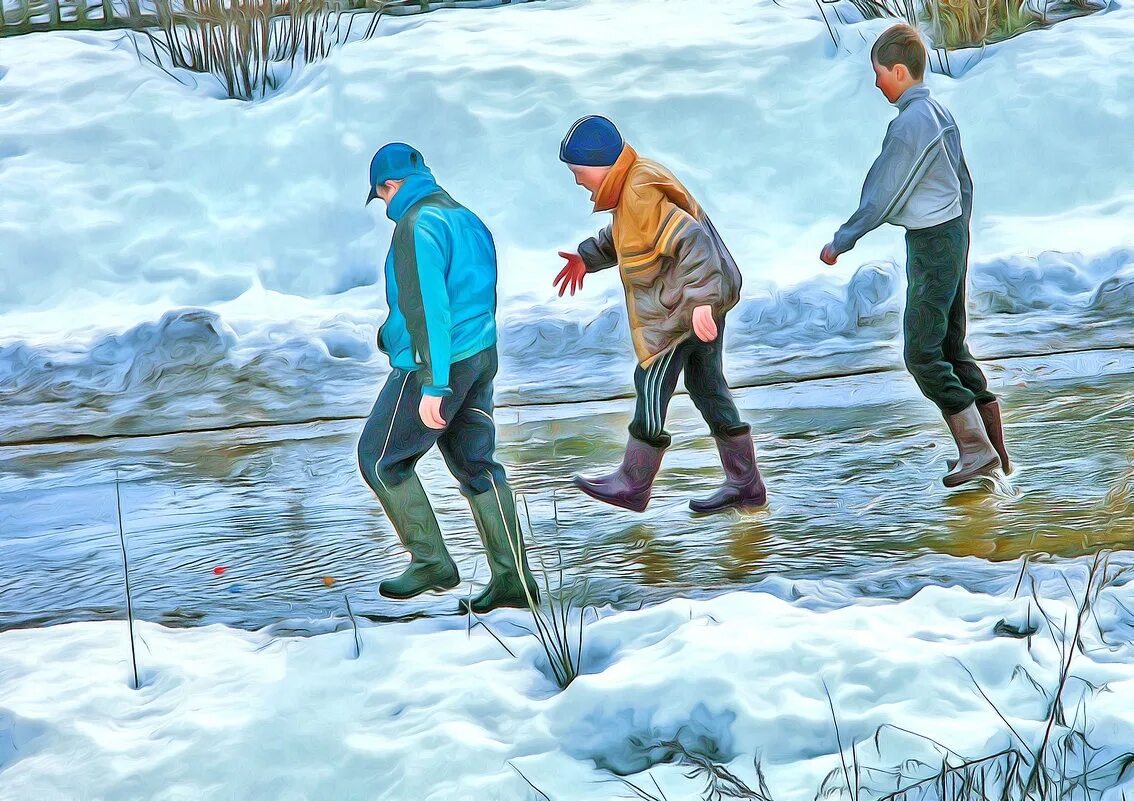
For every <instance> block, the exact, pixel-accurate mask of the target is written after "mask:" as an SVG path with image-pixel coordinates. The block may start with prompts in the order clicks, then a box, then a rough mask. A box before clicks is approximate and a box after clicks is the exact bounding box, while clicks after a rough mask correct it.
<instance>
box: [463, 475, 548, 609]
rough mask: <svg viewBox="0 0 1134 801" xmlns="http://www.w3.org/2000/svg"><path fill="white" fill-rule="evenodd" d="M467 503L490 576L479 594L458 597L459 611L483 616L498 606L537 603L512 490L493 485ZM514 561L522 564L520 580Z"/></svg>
mask: <svg viewBox="0 0 1134 801" xmlns="http://www.w3.org/2000/svg"><path fill="white" fill-rule="evenodd" d="M469 506H471V507H472V513H473V519H474V520H475V521H476V528H477V531H479V532H480V539H481V542H483V543H484V551H485V555H486V556H487V557H488V567H489V569H490V570H491V572H492V576H491V578H490V579H489V581H488V586H486V587H485V588H484V589H483V590H482V591H481V592H480V594H479V595H477V596H475V597H474V598H473V599H472V600H471V601H465V600H463V599H462V600H461V602H460V610H461V612H463V613H465V614H468V612H469V610H470V608H471V610H472V611H473V612H475V613H476V614H478V615H483V614H484V613H485V612H488V611H490V610H492V609H497V608H499V607H502V606H504V607H512V608H518V609H527V608H529V606H530V605H534V604H538V603H539V588H538V587H537V586H536V582H535V578H533V577H532V573H531V571H530V570H529V569H528V554H527V547H526V546H525V545H524V538H523V534H522V533H521V532H520V520H519V517H518V516H517V515H516V504H515V501H514V500H513V498H512V490H511V489H509V488H508V485H507V484H504V485H503V486H501V487H499V491H497V489H496V488H495V487H494V488H493V489H491V490H489V491H488V492H483V493H481V494H480V495H474V496H473V497H471V498H469ZM517 563H519V564H520V565H522V570H523V576H524V578H523V581H522V582H521V580H520V569H517V567H516V565H517ZM525 584H526V585H527V587H526V590H525Z"/></svg>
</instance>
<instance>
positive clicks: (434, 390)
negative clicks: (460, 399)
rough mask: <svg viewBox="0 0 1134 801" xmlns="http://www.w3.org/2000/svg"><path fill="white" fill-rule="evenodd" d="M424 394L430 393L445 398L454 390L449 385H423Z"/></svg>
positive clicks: (422, 392) (435, 396) (432, 395)
mask: <svg viewBox="0 0 1134 801" xmlns="http://www.w3.org/2000/svg"><path fill="white" fill-rule="evenodd" d="M421 394H422V395H429V396H431V397H434V398H445V397H448V396H449V395H452V394H453V390H451V389H450V388H449V387H422V389H421Z"/></svg>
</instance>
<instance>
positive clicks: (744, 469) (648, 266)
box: [554, 116, 767, 513]
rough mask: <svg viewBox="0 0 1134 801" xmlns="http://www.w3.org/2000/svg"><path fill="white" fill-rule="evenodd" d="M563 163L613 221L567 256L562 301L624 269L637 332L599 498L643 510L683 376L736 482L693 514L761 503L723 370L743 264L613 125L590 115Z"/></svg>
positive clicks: (563, 151) (589, 485) (571, 136)
mask: <svg viewBox="0 0 1134 801" xmlns="http://www.w3.org/2000/svg"><path fill="white" fill-rule="evenodd" d="M559 158H560V160H561V161H563V162H564V163H566V164H567V166H568V167H569V168H570V170H571V172H572V173H573V174H574V175H575V182H576V183H577V184H579V185H580V186H582V187H583V188H585V189H587V190H589V191H590V193H591V199H592V200H593V201H594V204H595V211H609V212H612V213H613V216H614V219H613V222H612V223H611V224H610V225H608V226H607V227H606V228H604V229H603V230H602V231H600V232H599V233H598V235H597V236H595V237H592V238H591V239H588V240H586V241H585V242H583V243H582V244H580V245H579V248H578V252H577V253H571V252H563V251H561V252H560V254H559V255H560V256H562V257H563V258H564V259H566V260H567V265H566V266H565V267H564V268H563V270H562V271H561V272H560V273H559V275H557V276H556V278H555V281H554V283H555V285H557V286H558V287H559V294H560V296H562V295H563V293H564V292H565V291H567V290H568V289H569V290H570V292H571V294H572V295H574V294H575V291H576V290H577V289H580V288H581V287H582V285H583V279H584V277H585V276H586V275H587V274H588V273H594V272H598V271H599V270H605V269H607V268H608V267H614V266H615V265H618V268H619V273H620V274H621V277H622V284H623V286H624V288H625V291H626V309H627V312H628V314H629V321H630V336H631V339H632V340H633V343H634V351H635V354H636V355H637V357H638V367H637V369H636V370H635V371H634V386H635V389H636V391H637V403H636V406H635V410H634V419H633V420H632V421H631V423H630V439H629V442H628V443H627V446H626V454H625V456H624V458H623V461H622V465H621V466H620V467H619V468H618V469H617V470H615V471H614V472H613V473H610V474H609V475H605V476H601V477H594V478H589V477H585V476H576V477H575V485H576V486H577V487H578V488H579V489H581V490H582V491H583V492H585V493H586V494H588V495H590V496H591V497H592V498H596V499H598V500H600V501H604V502H606V503H609V504H612V505H614V506H618V507H621V508H624V509H630V510H632V511H635V512H641V511H644V510H645V508H646V505H647V504H648V503H649V501H650V492H651V489H652V487H653V482H654V478H655V477H656V476H657V473H658V470H659V469H660V467H661V460H662V455H663V454H664V452H665V449H666V448H667V447H669V444H670V441H671V438H670V435H669V434H668V433H666V430H665V418H666V410H667V409H668V407H669V401H670V399H671V398H672V397H673V392H674V390H675V388H676V387H677V379H678V377H679V376H680V375H681V373H682V372H683V371H684V373H685V388H686V389H687V390H688V391H689V396H690V397H691V398H692V400H693V403H694V404H695V405H696V406H697V409H698V411H700V412H701V416H702V417H704V419H705V422H706V423H708V424H709V430H710V431H711V432H712V434H713V437H714V438H715V439H716V442H717V449H718V451H719V452H720V457H721V463H722V465H723V466H724V471H725V476H726V479H727V480H726V482H725V485H724V486H723V487H722V488H721V489H720V490H718V491H717V492H716V493H715V494H713V495H712V496H710V497H708V498H703V499H698V500H693V501H690V503H689V506H690V508H691V509H692V510H693V511H694V512H698V513H709V512H718V511H721V510H724V509H729V508H734V507H757V506H763V505H764V504H765V503H766V502H767V492H766V490H765V487H764V482H763V480H762V479H761V477H760V471H759V469H758V468H757V466H756V455H755V452H754V449H753V445H752V433H751V429H750V427H749V426H748V425H747V424H745V423H743V422H742V421H741V420H740V415H739V413H738V412H737V410H736V404H735V403H733V400H732V395H731V393H730V392H729V387H728V383H727V382H726V380H725V377H724V373H723V370H722V366H721V355H722V351H723V340H724V324H725V315H726V313H727V312H728V311H729V310H730V309H731V308H732V307H733V306H735V305H736V303H737V301H738V300H739V298H740V284H741V277H740V270H739V269H737V266H736V262H735V261H733V258H732V256H731V255H730V254H729V252H728V249H727V248H726V247H725V245H724V242H722V241H721V238H720V235H719V234H718V233H717V231H716V229H715V228H714V227H713V224H712V222H710V221H709V218H708V216H706V214H705V212H704V210H703V209H702V208H701V207H700V205H698V203H697V201H696V200H694V199H693V196H692V195H690V194H689V191H688V190H687V189H686V188H685V187H684V186H682V185H681V182H680V181H678V180H677V178H675V177H674V176H673V174H672V173H670V172H669V171H668V170H667V169H666V168H665V167H663V166H661V165H660V164H657V163H655V162H652V161H648V160H646V159H643V158H639V156H638V154H637V153H636V152H635V151H634V149H633V148H632V147H630V145H628V144H626V143H625V142H624V141H623V139H622V135H621V134H620V133H619V132H618V129H617V128H616V127H615V126H614V124H613V123H612V122H611V121H610V120H608V119H606V118H605V117H598V116H590V117H584V118H583V119H581V120H579V121H578V122H576V123H575V124H574V125H573V126H571V130H570V131H568V133H567V136H566V137H565V138H564V139H563V144H562V146H561V147H560V153H559Z"/></svg>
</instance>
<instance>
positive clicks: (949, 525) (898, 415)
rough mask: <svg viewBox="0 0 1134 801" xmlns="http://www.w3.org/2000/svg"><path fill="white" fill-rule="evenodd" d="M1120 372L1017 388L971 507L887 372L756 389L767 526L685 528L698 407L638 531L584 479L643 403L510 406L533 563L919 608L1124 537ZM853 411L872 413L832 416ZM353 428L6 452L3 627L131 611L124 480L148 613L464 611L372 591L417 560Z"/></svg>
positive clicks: (710, 460)
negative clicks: (946, 587)
mask: <svg viewBox="0 0 1134 801" xmlns="http://www.w3.org/2000/svg"><path fill="white" fill-rule="evenodd" d="M1127 376H1128V373H1121V372H1120V373H1116V374H1114V375H1111V376H1109V377H1094V378H1089V379H1078V380H1075V381H1074V382H1068V381H1058V382H1057V381H1050V380H1048V381H1045V380H1040V379H1039V378H1037V377H1035V376H1032V377H1031V379H1030V380H1029V382H1028V386H1027V388H1026V389H1025V388H1023V387H1014V386H1011V385H1008V386H1007V388H1006V392H1005V396H1004V403H1005V408H1006V410H1007V411H1006V420H1007V426H1008V436H1009V440H1010V447H1011V448H1012V449H1013V450H1014V452H1015V454H1016V457H1017V462H1018V463H1019V464H1020V465H1021V466H1020V469H1019V470H1018V471H1017V473H1016V474H1014V475H1013V476H1012V477H1010V478H1008V479H1006V480H1004V481H1001V482H997V483H996V484H995V486H993V485H992V484H985V485H980V486H977V487H975V488H970V489H965V490H961V491H953V492H950V491H947V490H944V489H943V488H942V487H941V485H940V482H939V478H940V475H941V474H942V473H943V472H944V469H945V467H944V460H945V458H946V457H947V456H949V455H951V453H952V448H951V447H946V436H947V435H946V433H945V430H944V426H943V424H942V423H941V421H940V418H939V417H937V416H935V415H934V414H933V413H932V409H931V408H928V407H927V404H926V403H925V402H924V401H922V400H921V399H919V398H916V396H914V395H913V394H912V393H907V394H906V395H903V396H901V397H898V398H895V397H894V393H893V388H894V387H893V382H895V381H898V380H900V379H899V378H897V377H896V376H894V375H886V376H874V377H864V378H860V379H854V380H849V381H847V380H844V381H842V382H829V384H828V385H826V387H825V388H824V389H823V390H822V391H821V392H820V391H818V390H813V391H811V394H810V395H809V394H807V392H806V391H804V390H802V389H800V388H798V387H794V388H792V387H788V388H782V389H775V390H769V389H764V390H756V391H752V392H748V393H742V394H740V401H741V406H742V408H743V410H744V415H745V417H746V419H747V420H749V421H750V422H751V423H752V424H753V428H754V431H755V432H756V440H757V454H758V458H759V459H760V463H761V468H762V470H763V471H764V473H765V478H766V481H767V484H768V488H769V493H770V499H771V505H770V506H769V507H768V508H767V509H766V510H762V511H758V512H753V513H747V514H743V515H742V514H738V513H733V514H726V515H718V516H713V517H703V518H701V517H694V516H692V515H691V514H690V513H689V510H688V508H687V505H686V504H687V502H688V500H689V498H690V497H692V496H694V495H696V494H701V493H708V492H711V491H712V490H713V489H714V488H715V486H716V484H717V483H718V482H719V481H720V480H721V474H720V465H719V462H718V460H717V455H716V451H715V448H714V446H713V442H712V440H711V439H710V438H709V437H708V436H707V434H706V432H705V431H704V430H703V423H702V422H701V421H700V419H699V418H698V417H697V415H696V413H695V412H694V411H693V409H692V407H691V406H690V405H689V403H688V402H687V400H686V399H684V398H679V399H678V400H677V401H676V402H675V404H674V409H673V413H672V424H671V426H670V429H671V431H672V433H673V434H674V443H675V444H674V447H673V448H672V449H671V450H670V451H669V453H667V455H666V461H665V463H664V465H663V469H662V474H661V476H660V479H659V482H658V486H657V491H656V494H655V497H654V500H653V502H652V503H651V506H650V509H649V510H648V511H647V512H646V513H645V514H643V515H633V514H631V513H629V512H623V511H620V510H616V509H612V508H609V507H606V506H602V505H601V504H598V503H596V502H594V501H591V500H589V499H586V498H583V497H582V496H580V495H579V494H578V493H577V492H576V491H575V490H574V489H573V487H572V486H571V475H572V473H574V472H576V471H588V470H602V469H605V468H607V467H609V466H610V465H613V464H614V463H616V462H617V460H618V459H619V458H620V456H621V451H622V447H623V444H624V442H625V425H626V423H627V421H628V411H629V406H628V404H626V403H623V402H618V403H613V404H607V405H603V406H597V407H594V406H592V407H589V408H588V409H586V410H585V413H583V414H580V413H579V412H578V410H577V409H576V410H571V413H572V414H575V415H576V416H574V417H564V416H562V415H561V416H559V417H556V416H554V415H553V414H552V413H549V412H546V411H541V410H531V411H528V410H518V411H517V410H508V411H507V412H504V413H502V414H501V418H502V419H504V420H506V421H508V422H507V423H506V424H504V425H502V426H501V447H500V456H501V459H502V461H504V463H505V464H506V465H507V466H508V469H509V472H510V473H511V476H512V479H513V484H514V486H515V487H516V488H517V490H518V491H519V492H520V494H521V495H522V500H523V501H524V504H523V508H524V509H526V511H527V517H526V518H525V519H527V518H530V525H531V528H532V530H533V532H534V542H535V546H534V552H535V554H536V557H537V561H542V563H543V564H545V565H547V566H548V568H549V570H550V571H551V572H552V573H553V575H555V574H557V567H558V565H559V564H560V560H561V561H562V565H563V567H564V569H565V571H566V573H567V576H568V579H570V578H572V577H580V576H586V577H587V578H588V580H589V583H590V587H591V591H592V593H593V595H592V597H591V599H590V600H591V601H592V602H593V603H595V604H600V605H601V604H606V603H609V604H613V605H615V606H637V605H639V604H641V603H652V602H655V601H659V600H663V599H666V598H670V597H673V596H676V595H691V594H692V595H696V594H704V593H712V592H718V591H721V590H725V589H730V588H736V587H747V586H752V585H754V584H756V583H757V582H759V581H761V580H762V579H765V578H768V577H770V576H784V577H789V578H816V579H826V580H842V581H849V582H855V581H859V582H862V583H863V585H864V586H867V587H868V588H869V590H868V591H870V592H886V593H903V592H906V593H908V592H911V591H913V590H912V588H914V587H916V586H918V582H919V581H928V580H932V581H937V582H940V581H948V582H958V583H966V582H970V583H972V582H975V581H976V576H975V574H974V573H973V571H975V570H978V569H980V566H981V565H983V566H986V567H990V569H991V567H992V565H990V563H996V562H1005V561H1010V560H1015V559H1018V558H1019V557H1021V556H1023V555H1026V554H1050V555H1052V556H1055V557H1070V556H1076V555H1080V554H1083V553H1086V552H1088V551H1090V550H1092V549H1094V548H1097V547H1099V546H1100V545H1107V546H1111V547H1128V546H1129V545H1131V544H1132V541H1134V408H1132V405H1131V404H1130V402H1129V399H1130V397H1131V382H1130V379H1129V378H1128V377H1127ZM851 397H854V398H855V399H856V400H855V405H847V404H843V405H839V404H838V401H839V400H840V399H846V398H851ZM864 399H865V400H864ZM833 405H834V408H832V406H833ZM516 415H518V417H517V416H516ZM541 416H542V417H543V418H544V419H540V417H541ZM512 420H516V422H514V423H513V422H511V421H512ZM360 426H361V422H357V421H347V422H342V423H333V424H326V425H320V426H308V427H289V428H270V429H254V430H242V431H231V432H223V433H221V432H216V433H209V434H196V435H171V436H165V437H153V438H144V439H135V440H117V441H103V442H97V443H93V444H76V443H68V444H62V445H52V446H39V447H35V448H7V449H0V628H5V627H8V626H17V625H40V624H46V623H55V622H61V621H68V620H85V619H98V618H101V617H107V616H113V617H118V616H121V614H122V606H123V602H122V598H123V593H122V583H121V555H120V553H119V550H118V531H117V524H116V519H117V510H116V508H115V503H114V481H115V476H116V475H117V476H119V477H120V478H121V482H122V484H121V490H122V504H123V515H124V518H125V527H126V536H127V540H128V543H129V553H130V559H131V565H132V580H133V587H134V605H135V609H136V610H137V611H138V614H139V615H140V616H141V617H143V618H145V619H149V620H154V621H159V622H162V623H166V624H170V625H199V624H205V623H216V622H220V623H227V624H230V625H236V626H244V627H251V628H256V627H261V626H265V625H269V624H277V623H279V622H281V621H287V622H288V625H289V626H290V627H294V628H295V629H297V630H307V629H310V630H315V629H320V628H327V627H335V626H339V625H345V598H344V596H349V597H350V599H351V604H352V607H354V608H355V609H356V611H358V612H360V613H361V614H365V615H368V616H371V617H373V618H377V619H386V618H396V617H408V616H416V615H419V614H423V613H424V614H439V613H450V612H453V611H455V606H456V598H455V596H454V595H430V596H426V597H423V598H421V599H416V600H415V601H411V602H408V603H402V604H396V603H391V602H387V601H384V600H383V599H381V598H379V597H378V595H377V591H376V590H377V583H378V581H379V580H380V579H381V578H383V577H385V576H389V575H391V574H394V573H397V572H398V571H399V570H400V569H401V568H402V566H403V565H404V563H405V560H406V556H405V553H404V551H403V549H402V548H401V546H400V544H399V543H398V542H397V539H396V537H395V536H394V533H393V531H392V529H391V528H390V526H389V525H388V523H387V521H386V520H385V518H384V516H383V514H382V512H381V509H380V507H379V505H378V503H377V501H376V500H375V499H374V498H373V496H372V495H371V493H370V491H369V490H368V489H367V488H366V486H365V485H364V484H363V482H362V481H361V479H360V478H359V477H358V475H357V466H356V465H355V462H354V459H355V456H354V447H355V438H356V437H357V433H358V429H359V428H360ZM420 471H421V474H422V477H423V481H424V483H425V485H426V488H427V491H428V492H429V494H430V497H431V498H432V499H433V501H434V503H435V505H436V510H437V515H438V519H439V521H440V523H441V526H442V529H443V530H444V532H445V534H446V539H447V541H448V543H449V544H450V548H451V550H452V552H453V554H454V557H455V558H456V560H457V562H458V564H459V566H460V568H461V571H462V575H463V576H464V578H465V580H466V583H465V584H463V585H462V587H461V589H460V591H459V592H461V593H464V592H467V590H468V584H467V581H468V580H470V579H471V578H472V577H473V576H474V575H475V576H476V577H477V581H478V582H479V581H483V580H484V579H485V578H486V577H487V569H486V566H485V565H484V562H483V556H482V555H481V547H480V543H479V540H478V537H477V535H476V532H475V529H474V527H473V525H472V519H471V515H470V512H469V509H468V506H467V504H466V503H465V501H464V499H463V498H461V496H460V495H459V493H458V492H457V488H456V483H455V482H454V481H453V480H452V478H451V477H449V475H448V474H447V473H446V472H445V470H444V466H443V464H442V463H441V460H440V458H439V457H438V456H437V454H435V453H434V454H430V455H429V456H427V457H426V458H425V459H424V460H423V461H422V463H421V467H420ZM557 520H558V524H557V522H556V521H557ZM942 556H948V557H976V558H977V559H976V560H974V559H964V560H950V559H944V558H942ZM1005 567H1009V566H1005ZM217 568H223V570H221V571H219V572H217ZM881 575H886V576H887V577H888V578H886V579H885V580H883V579H879V578H878V577H879V576H881ZM325 577H330V578H332V579H333V581H331V582H324V578H325Z"/></svg>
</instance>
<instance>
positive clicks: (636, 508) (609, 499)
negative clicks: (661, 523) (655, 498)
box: [574, 478, 650, 512]
mask: <svg viewBox="0 0 1134 801" xmlns="http://www.w3.org/2000/svg"><path fill="white" fill-rule="evenodd" d="M574 483H575V487H576V488H578V489H579V490H580V491H581V492H583V493H584V494H586V495H587V496H589V497H591V498H594V499H595V500H596V501H602V502H603V503H608V504H610V505H611V506H617V507H618V508H619V509H626V510H627V511H630V512H644V511H646V507H647V506H649V505H650V498H649V496H646V499H645V500H644V501H631V500H626V499H624V498H619V497H617V496H613V495H603V494H602V493H601V492H599V491H598V490H597V489H595V488H593V487H591V486H590V485H589V484H587V483H586V482H584V481H581V480H580V479H578V478H576V479H575V481H574Z"/></svg>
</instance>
